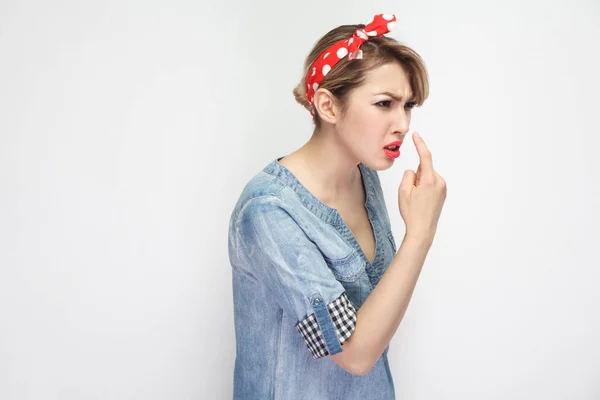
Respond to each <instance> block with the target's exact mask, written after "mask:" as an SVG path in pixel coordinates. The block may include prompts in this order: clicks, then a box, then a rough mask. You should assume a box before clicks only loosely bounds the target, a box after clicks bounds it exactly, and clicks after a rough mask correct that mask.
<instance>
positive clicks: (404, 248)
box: [334, 237, 431, 373]
mask: <svg viewBox="0 0 600 400" xmlns="http://www.w3.org/2000/svg"><path fill="white" fill-rule="evenodd" d="M430 246H431V240H427V239H420V238H415V237H405V238H404V240H403V241H402V244H401V246H400V249H399V250H398V252H397V253H396V256H395V257H394V259H393V260H392V262H391V264H390V266H389V267H388V269H387V271H386V272H385V273H384V274H383V276H382V278H381V280H380V281H379V283H378V284H377V286H376V287H375V289H374V290H373V292H372V293H371V294H370V295H369V297H368V298H367V300H366V301H365V302H364V304H363V305H362V306H361V308H360V309H359V310H358V312H357V318H356V327H355V330H354V332H353V333H352V336H351V337H350V338H349V339H348V341H347V342H346V343H345V344H344V351H343V352H342V353H346V354H345V355H344V357H345V358H346V360H345V361H347V362H350V363H352V364H353V367H352V368H353V369H354V370H355V371H358V372H357V373H366V372H368V370H370V369H371V367H372V366H373V364H375V362H376V361H377V359H378V358H379V356H381V354H382V353H383V350H384V349H385V348H386V346H387V345H388V343H389V342H390V340H391V339H392V337H393V336H394V334H395V333H396V330H397V329H398V326H399V325H400V321H401V320H402V318H403V316H404V314H405V312H406V309H407V308H408V304H409V302H410V299H411V297H412V294H413V291H414V288H415V286H416V283H417V279H418V278H419V275H420V273H421V269H422V268H423V264H424V262H425V258H426V257H427V253H428V251H429V248H430ZM342 353H341V354H342ZM334 357H335V356H334Z"/></svg>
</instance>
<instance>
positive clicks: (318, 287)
mask: <svg viewBox="0 0 600 400" xmlns="http://www.w3.org/2000/svg"><path fill="white" fill-rule="evenodd" d="M395 21H396V18H395V16H393V15H390V16H388V15H377V16H375V17H374V18H373V19H372V20H371V22H370V23H368V24H367V25H366V26H365V25H345V26H340V27H338V28H336V29H334V30H332V31H330V32H329V33H327V34H326V35H325V36H324V37H323V38H321V40H320V41H319V42H318V43H317V44H316V45H315V48H314V49H313V50H312V52H311V53H310V54H309V56H308V58H307V60H306V63H305V70H304V77H303V79H302V81H301V83H300V84H299V85H298V87H297V88H296V89H295V90H294V94H295V96H296V100H297V101H298V102H299V103H300V104H302V105H303V106H304V107H305V108H307V109H308V110H309V111H310V113H311V115H312V116H313V121H314V124H315V129H314V132H313V135H312V137H311V138H310V140H309V141H308V142H307V143H306V144H305V145H304V146H303V147H301V148H300V149H298V150H297V151H295V152H293V153H292V154H289V155H287V156H285V157H280V158H277V159H276V160H273V161H272V162H271V163H269V164H268V165H267V166H266V167H265V168H264V170H263V171H261V172H260V173H259V174H257V175H256V176H254V177H253V178H252V179H251V180H250V182H249V183H248V184H247V186H246V187H245V189H244V191H243V193H242V194H241V196H240V199H239V201H238V203H237V205H236V207H235V209H234V211H233V214H232V216H231V223H230V231H229V257H230V261H231V264H232V267H233V292H234V305H235V307H234V309H235V329H236V340H237V346H236V349H237V354H236V363H235V375H234V397H235V398H239V399H273V398H275V399H311V400H314V399H327V400H335V399H344V400H350V399H362V400H364V399H392V398H394V385H393V381H392V377H391V373H390V370H389V365H388V360H387V351H388V343H389V341H390V340H391V338H392V336H393V335H394V333H395V332H396V330H397V328H398V325H399V324H400V321H401V319H402V317H403V315H404V313H405V311H406V308H407V306H408V303H409V301H410V298H411V295H412V292H413V289H414V287H415V284H416V281H417V278H418V276H419V273H420V271H421V268H422V266H423V263H424V261H425V257H426V255H427V253H428V251H429V248H430V246H431V244H432V241H433V238H434V234H435V231H436V227H437V223H438V219H439V216H440V213H441V210H442V207H443V203H444V201H445V197H446V184H445V182H444V180H443V179H442V177H440V176H439V175H438V174H437V173H436V172H435V170H434V169H433V165H432V159H431V154H430V152H429V150H428V149H427V146H426V145H425V143H424V142H423V139H422V138H421V137H420V136H419V135H418V134H416V133H415V134H413V136H412V138H413V141H414V144H415V146H416V148H417V151H418V154H419V157H420V165H419V167H418V169H417V172H416V173H415V172H413V171H406V172H405V174H404V177H403V178H402V181H401V183H400V187H399V189H398V206H399V210H400V214H401V216H402V218H403V220H404V222H405V224H406V234H405V236H404V240H403V241H402V244H401V246H400V248H399V249H398V250H397V249H396V244H395V241H394V236H393V235H392V232H391V227H390V222H389V218H388V214H387V211H386V205H385V202H384V198H383V194H382V190H381V186H380V182H379V177H378V175H377V172H376V171H377V170H384V169H387V168H389V167H391V166H392V164H393V162H394V159H395V158H397V157H398V156H399V155H400V150H399V148H400V145H401V143H402V141H403V140H404V138H405V135H406V134H407V132H408V130H409V123H410V115H411V109H412V108H413V107H414V106H416V105H419V106H420V105H422V104H423V102H424V101H425V99H426V98H427V95H428V78H427V72H426V69H425V66H424V65H423V62H422V60H421V58H420V57H419V56H418V54H416V53H415V52H414V51H413V50H411V49H410V48H408V47H406V46H404V45H402V44H400V43H398V42H397V41H395V40H394V39H391V38H388V37H386V36H383V35H384V34H385V33H387V32H388V31H389V29H391V28H392V25H393V24H394V23H395Z"/></svg>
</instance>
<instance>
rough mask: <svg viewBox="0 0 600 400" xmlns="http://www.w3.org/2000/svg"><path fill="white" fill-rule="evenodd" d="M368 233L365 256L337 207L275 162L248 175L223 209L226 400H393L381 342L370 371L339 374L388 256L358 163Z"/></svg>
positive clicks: (381, 204)
mask: <svg viewBox="0 0 600 400" xmlns="http://www.w3.org/2000/svg"><path fill="white" fill-rule="evenodd" d="M358 167H359V169H360V172H361V176H362V180H363V184H364V187H365V192H366V203H365V205H366V208H367V212H368V216H369V219H370V221H371V224H372V226H373V230H374V233H375V239H376V250H375V258H374V261H373V263H370V262H369V260H368V259H367V258H366V256H365V255H364V253H363V251H362V250H361V248H360V246H359V244H358V242H357V241H356V239H355V237H354V235H353V234H352V232H351V231H350V229H349V228H348V226H347V225H346V224H345V222H344V221H343V219H342V218H341V216H340V215H339V213H338V212H337V210H335V209H333V208H331V207H329V206H327V205H325V204H324V203H322V202H321V201H319V200H318V199H317V198H316V197H315V196H314V195H312V193H310V192H309V191H308V190H307V189H306V188H305V187H304V186H303V185H302V184H301V183H300V182H299V181H298V180H297V179H296V178H295V176H294V175H293V174H292V173H291V172H290V171H289V170H288V169H287V168H285V167H284V166H283V165H282V164H280V163H279V162H278V160H274V161H272V162H271V163H270V164H268V165H267V166H266V167H265V168H264V169H263V170H262V171H261V172H260V173H258V174H257V175H255V176H254V177H253V178H252V179H251V180H250V182H248V184H247V185H246V187H245V188H244V190H243V192H242V194H241V196H240V198H239V201H238V202H237V204H236V206H235V208H234V210H233V213H232V215H231V220H230V226H229V259H230V262H231V266H232V276H233V296H234V320H235V334H236V360H235V370H234V398H235V399H244V400H251V399H252V400H253V399H260V400H263V399H285V400H290V399H311V400H318V399H324V400H337V399H339V400H352V399H360V400H366V399H377V400H387V399H393V398H394V384H393V380H392V376H391V373H390V369H389V364H388V359H387V352H388V348H389V347H388V348H386V349H385V351H384V352H383V354H382V355H381V357H379V359H378V360H377V362H376V364H375V365H374V366H373V368H372V369H371V370H370V371H369V373H368V374H366V375H362V376H358V375H352V374H350V373H348V372H346V371H345V370H344V369H343V368H341V367H340V366H338V365H337V364H336V363H335V362H334V361H333V360H331V358H330V357H327V356H326V355H332V354H336V353H339V352H340V351H343V347H342V344H343V342H344V341H345V340H346V339H347V338H348V337H349V336H350V335H351V333H352V331H353V329H354V325H355V324H354V322H355V311H356V310H358V309H359V308H360V307H361V305H362V304H363V303H364V301H365V300H366V299H367V297H368V296H369V294H370V293H371V291H372V290H373V288H374V287H375V285H376V284H377V283H378V282H379V280H380V279H381V276H382V275H383V273H384V272H385V270H386V269H387V267H388V266H389V264H390V262H391V260H392V258H393V257H394V255H395V253H396V245H395V242H394V237H393V235H392V231H391V227H390V221H389V218H388V214H387V210H386V205H385V201H384V198H383V193H382V191H381V185H380V181H379V177H378V175H377V172H376V171H374V170H371V169H369V168H367V167H366V166H364V165H363V164H359V166H358Z"/></svg>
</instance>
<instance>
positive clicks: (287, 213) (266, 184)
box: [229, 161, 298, 235]
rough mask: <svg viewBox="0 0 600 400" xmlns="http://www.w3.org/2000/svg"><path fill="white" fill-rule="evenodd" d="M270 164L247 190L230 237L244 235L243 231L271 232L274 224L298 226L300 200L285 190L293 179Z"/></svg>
mask: <svg viewBox="0 0 600 400" xmlns="http://www.w3.org/2000/svg"><path fill="white" fill-rule="evenodd" d="M275 163H276V161H273V162H271V163H269V164H268V165H267V166H265V167H264V168H263V169H262V170H261V171H259V172H258V173H257V174H255V175H254V176H253V177H252V178H251V179H250V180H249V181H248V182H247V183H246V185H245V186H244V188H243V190H242V192H241V194H240V196H239V198H238V200H237V202H236V204H235V207H234V209H233V212H232V213H231V217H230V226H229V229H230V235H231V234H233V235H236V234H238V235H239V234H240V230H244V229H242V228H244V227H246V230H247V229H248V228H252V227H253V228H255V229H256V228H258V227H259V225H260V227H261V228H262V229H269V226H272V225H273V224H276V223H279V224H282V223H284V224H286V223H287V224H289V223H294V222H295V221H294V220H295V219H296V218H295V217H293V215H295V214H296V213H297V211H298V210H297V208H298V199H296V198H295V197H296V196H294V194H293V191H290V190H285V189H286V188H287V187H288V185H289V179H286V176H285V175H282V174H280V173H278V172H279V170H280V169H279V168H278V167H277V165H276V164H275Z"/></svg>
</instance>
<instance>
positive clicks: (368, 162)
mask: <svg viewBox="0 0 600 400" xmlns="http://www.w3.org/2000/svg"><path fill="white" fill-rule="evenodd" d="M394 161H395V160H394V159H392V158H389V157H381V158H378V159H375V158H371V159H364V160H362V161H361V162H362V163H363V165H364V166H365V167H368V168H370V169H373V170H375V171H384V170H386V169H390V168H391V167H392V165H394Z"/></svg>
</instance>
